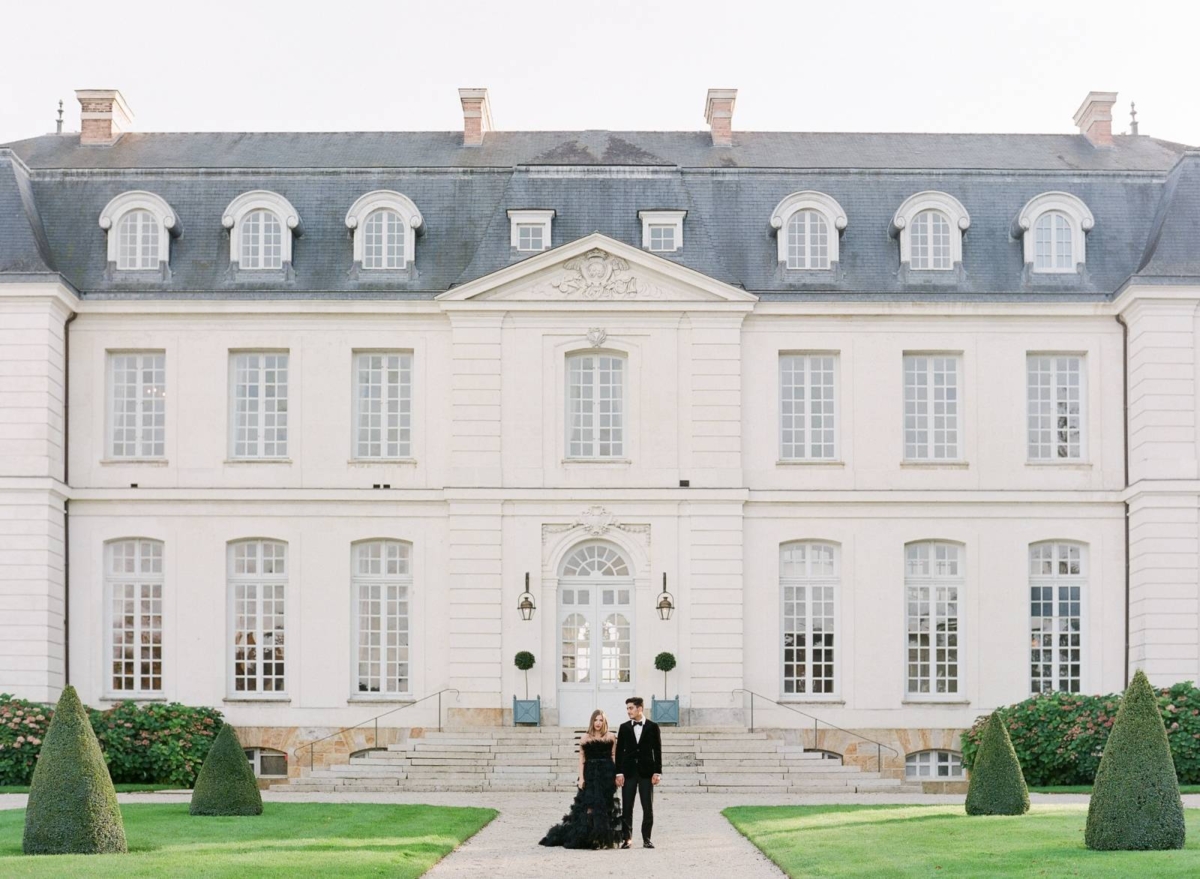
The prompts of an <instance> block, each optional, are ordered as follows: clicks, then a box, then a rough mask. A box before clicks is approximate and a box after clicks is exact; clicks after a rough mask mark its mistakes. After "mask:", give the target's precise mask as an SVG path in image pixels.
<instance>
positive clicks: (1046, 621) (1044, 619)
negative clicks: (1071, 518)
mask: <svg viewBox="0 0 1200 879" xmlns="http://www.w3.org/2000/svg"><path fill="white" fill-rule="evenodd" d="M1084 563H1085V552H1084V547H1082V546H1080V545H1078V544H1073V543H1037V544H1034V545H1033V546H1031V547H1029V626H1030V657H1029V660H1030V666H1029V678H1030V689H1031V690H1032V691H1033V692H1034V693H1052V692H1055V691H1058V690H1061V691H1063V692H1066V693H1078V692H1080V685H1081V681H1082V675H1081V672H1082V669H1083V607H1082V604H1083V590H1084V587H1085V586H1086V585H1087V581H1086V579H1085V578H1086V575H1087V572H1086V571H1085V569H1084Z"/></svg>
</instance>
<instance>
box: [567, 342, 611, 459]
mask: <svg viewBox="0 0 1200 879" xmlns="http://www.w3.org/2000/svg"><path fill="white" fill-rule="evenodd" d="M624 452H625V358H624V357H622V356H620V355H618V354H576V355H574V356H572V357H570V358H568V359H567V457H570V458H620V457H621V456H622V455H623V454H624Z"/></svg>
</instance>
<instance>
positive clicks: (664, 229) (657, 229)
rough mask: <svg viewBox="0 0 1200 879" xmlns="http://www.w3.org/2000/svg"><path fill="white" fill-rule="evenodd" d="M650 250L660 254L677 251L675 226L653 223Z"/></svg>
mask: <svg viewBox="0 0 1200 879" xmlns="http://www.w3.org/2000/svg"><path fill="white" fill-rule="evenodd" d="M650 249H651V250H652V251H659V252H661V251H672V250H675V226H674V225H670V224H665V223H663V224H660V223H652V224H651V225H650Z"/></svg>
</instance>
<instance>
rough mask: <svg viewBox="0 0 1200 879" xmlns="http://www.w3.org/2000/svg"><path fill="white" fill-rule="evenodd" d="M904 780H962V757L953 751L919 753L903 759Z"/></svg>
mask: <svg viewBox="0 0 1200 879" xmlns="http://www.w3.org/2000/svg"><path fill="white" fill-rule="evenodd" d="M904 777H905V778H929V779H937V778H962V777H963V765H962V755H961V754H959V753H957V752H955V751H920V752H919V753H916V754H909V755H908V756H907V757H905V758H904Z"/></svg>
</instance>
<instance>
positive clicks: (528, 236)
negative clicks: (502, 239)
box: [517, 223, 546, 251]
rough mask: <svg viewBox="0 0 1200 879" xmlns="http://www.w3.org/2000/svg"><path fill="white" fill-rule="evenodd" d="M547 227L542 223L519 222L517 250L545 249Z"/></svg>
mask: <svg viewBox="0 0 1200 879" xmlns="http://www.w3.org/2000/svg"><path fill="white" fill-rule="evenodd" d="M545 236H546V227H545V226H544V225H543V224H541V223H519V224H518V225H517V250H522V251H525V250H532V251H537V250H545V249H546V237H545Z"/></svg>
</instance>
